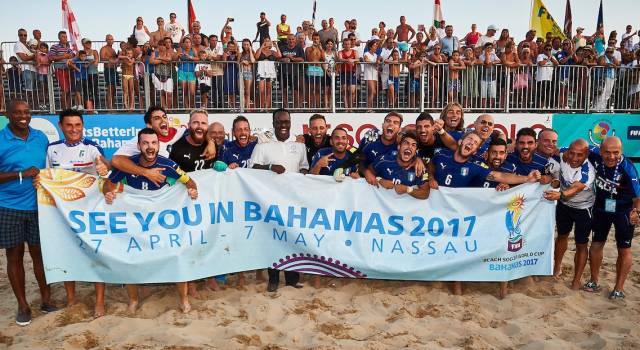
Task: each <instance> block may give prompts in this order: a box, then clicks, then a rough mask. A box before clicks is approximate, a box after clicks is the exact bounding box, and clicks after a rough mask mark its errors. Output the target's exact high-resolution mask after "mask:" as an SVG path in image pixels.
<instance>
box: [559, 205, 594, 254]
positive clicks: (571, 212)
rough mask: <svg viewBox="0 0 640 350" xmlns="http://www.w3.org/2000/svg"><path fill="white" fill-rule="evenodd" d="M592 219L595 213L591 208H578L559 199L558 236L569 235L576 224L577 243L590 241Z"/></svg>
mask: <svg viewBox="0 0 640 350" xmlns="http://www.w3.org/2000/svg"><path fill="white" fill-rule="evenodd" d="M592 219H593V215H592V214H591V210H590V209H576V208H572V207H570V206H568V205H566V204H564V203H562V202H560V201H558V205H557V206H556V228H557V229H558V236H568V235H569V233H570V232H571V229H573V227H574V225H575V233H574V235H575V239H576V243H577V244H586V243H589V236H590V235H591V223H592Z"/></svg>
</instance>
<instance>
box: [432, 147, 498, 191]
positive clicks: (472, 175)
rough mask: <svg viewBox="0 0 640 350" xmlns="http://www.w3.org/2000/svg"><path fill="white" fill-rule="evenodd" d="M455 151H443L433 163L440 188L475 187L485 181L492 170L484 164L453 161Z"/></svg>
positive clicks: (437, 154)
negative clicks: (474, 185) (475, 184)
mask: <svg viewBox="0 0 640 350" xmlns="http://www.w3.org/2000/svg"><path fill="white" fill-rule="evenodd" d="M453 154H454V151H452V150H450V149H441V150H440V151H438V152H437V153H436V155H435V157H434V158H433V160H432V161H431V162H432V163H433V166H434V171H435V174H434V177H435V179H436V181H437V182H438V185H439V186H445V187H473V184H474V183H478V182H480V181H484V180H485V179H486V178H487V176H488V175H489V173H491V170H490V169H489V167H488V166H487V165H486V164H484V163H478V162H473V161H470V160H469V161H466V162H464V163H458V162H456V161H455V160H454V159H453Z"/></svg>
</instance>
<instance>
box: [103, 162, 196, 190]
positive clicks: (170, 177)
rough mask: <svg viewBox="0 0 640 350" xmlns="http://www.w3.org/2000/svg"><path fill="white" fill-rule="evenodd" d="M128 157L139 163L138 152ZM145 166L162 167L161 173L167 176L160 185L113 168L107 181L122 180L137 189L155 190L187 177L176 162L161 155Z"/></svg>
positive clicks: (116, 181)
mask: <svg viewBox="0 0 640 350" xmlns="http://www.w3.org/2000/svg"><path fill="white" fill-rule="evenodd" d="M129 159H131V161H132V162H134V163H135V164H138V165H139V164H140V163H139V161H140V154H136V155H135V156H131V157H129ZM145 168H147V169H150V168H164V170H163V171H162V175H164V176H166V177H167V178H166V179H165V180H164V182H163V183H162V184H160V186H156V185H155V184H154V183H153V182H151V180H149V179H147V178H146V177H144V176H138V175H133V174H129V173H125V172H123V171H120V170H117V169H114V170H113V171H112V172H111V174H109V181H111V182H113V183H118V182H122V183H123V184H125V185H129V186H131V187H133V188H135V189H138V190H150V191H155V190H159V189H161V188H162V187H164V186H166V185H170V186H171V185H173V184H175V183H176V182H177V181H179V180H180V181H183V180H184V179H185V178H186V179H188V176H187V174H186V173H185V172H184V171H182V170H181V169H180V167H178V164H176V163H175V162H174V161H172V160H171V159H168V158H165V157H163V156H158V158H157V159H156V162H155V163H154V164H152V165H150V166H147V167H145ZM184 182H186V181H184Z"/></svg>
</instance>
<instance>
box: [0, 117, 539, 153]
mask: <svg viewBox="0 0 640 350" xmlns="http://www.w3.org/2000/svg"><path fill="white" fill-rule="evenodd" d="M243 115H244V116H245V117H247V118H248V119H249V122H250V123H251V128H252V129H254V131H258V130H263V129H269V128H271V127H272V116H271V114H266V113H245V114H243ZM311 115H312V113H293V114H292V115H291V116H292V124H291V132H292V133H293V134H302V133H307V132H308V128H309V125H308V122H309V117H310V116H311ZM324 115H325V117H326V119H327V123H328V124H329V126H330V128H335V127H338V126H340V127H343V128H345V129H346V130H347V131H348V132H349V141H350V142H351V144H355V145H357V144H358V142H359V141H360V140H361V139H362V137H363V136H364V134H365V133H366V131H367V130H369V129H372V128H379V127H381V125H382V121H383V119H384V116H385V113H369V114H358V113H336V114H330V113H328V114H324ZM417 115H418V113H405V114H403V116H404V118H405V120H404V123H403V125H407V124H413V122H414V121H415V118H416V117H417ZM478 115H479V114H478V113H466V114H465V121H466V124H467V125H468V126H469V125H472V123H473V121H474V120H475V119H476V117H477V116H478ZM492 115H493V117H494V118H495V122H496V128H498V129H500V130H501V131H502V132H504V133H505V134H507V135H508V136H509V137H510V138H515V135H516V132H517V131H518V129H520V128H522V127H526V126H530V127H533V128H535V129H538V130H539V129H543V128H545V127H551V123H552V121H551V114H525V113H523V114H492ZM236 116H237V114H210V115H209V122H210V123H213V122H216V121H217V122H220V123H222V124H223V125H224V128H225V131H226V134H227V138H228V139H231V126H232V122H233V119H234V118H235V117H236ZM433 116H434V118H436V119H437V118H439V116H438V115H437V114H433ZM169 119H170V123H171V125H172V126H173V127H181V126H182V127H186V126H187V124H188V122H189V115H188V114H170V115H169ZM0 121H5V122H6V119H5V118H0ZM84 123H85V137H88V138H89V139H91V140H93V141H95V142H97V143H98V144H99V145H100V146H102V148H104V151H105V155H106V157H107V158H111V156H112V155H113V153H115V151H116V150H117V149H118V148H119V147H120V145H121V144H122V142H123V141H126V140H128V139H131V138H133V137H135V136H136V135H137V133H138V131H139V130H140V129H141V128H143V127H144V121H143V116H142V114H104V115H85V116H84ZM0 126H1V125H0ZM31 126H32V127H34V128H36V129H39V130H42V131H43V132H44V133H45V134H46V135H47V136H48V137H49V141H51V142H53V141H57V140H59V139H60V138H61V137H62V131H61V130H60V128H59V127H58V116H57V115H56V116H52V115H46V116H41V115H34V116H33V117H32V122H31Z"/></svg>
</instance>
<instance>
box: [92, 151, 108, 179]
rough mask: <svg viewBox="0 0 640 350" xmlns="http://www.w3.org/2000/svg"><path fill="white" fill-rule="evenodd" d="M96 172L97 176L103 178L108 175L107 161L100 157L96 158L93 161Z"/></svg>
mask: <svg viewBox="0 0 640 350" xmlns="http://www.w3.org/2000/svg"><path fill="white" fill-rule="evenodd" d="M94 163H95V165H96V172H97V173H98V175H100V176H102V177H105V176H107V174H108V173H109V165H108V164H107V161H106V160H105V159H104V157H102V156H97V157H96V160H95V162H94Z"/></svg>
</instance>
